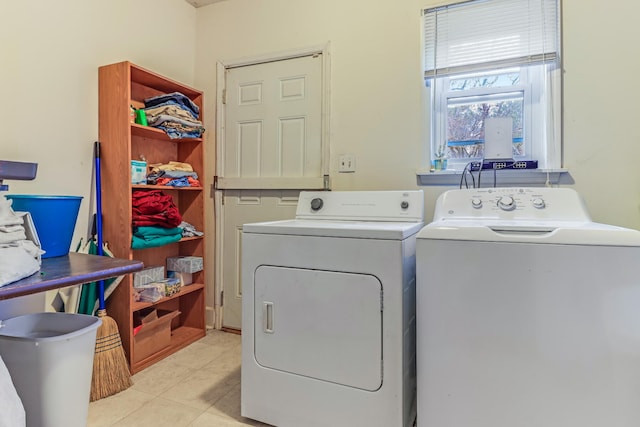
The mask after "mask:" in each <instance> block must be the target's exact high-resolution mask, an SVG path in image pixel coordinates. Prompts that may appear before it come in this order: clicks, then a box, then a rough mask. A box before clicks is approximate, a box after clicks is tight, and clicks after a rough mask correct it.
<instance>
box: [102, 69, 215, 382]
mask: <svg viewBox="0 0 640 427" xmlns="http://www.w3.org/2000/svg"><path fill="white" fill-rule="evenodd" d="M98 91H99V93H98V98H99V102H98V110H99V111H98V112H99V121H98V122H99V123H98V127H99V139H100V141H101V143H102V144H101V155H102V160H101V167H102V179H103V183H108V184H109V185H103V186H102V200H103V206H104V208H103V230H104V239H105V241H108V242H109V247H110V249H111V250H112V251H113V253H114V255H115V256H116V257H118V258H124V259H128V260H131V259H137V260H140V261H142V262H143V263H144V265H145V266H162V265H166V258H167V257H170V256H199V257H202V258H203V261H204V267H205V268H206V267H207V261H206V256H205V250H204V249H205V240H204V236H195V237H184V238H182V239H181V240H179V241H178V242H174V243H170V244H167V245H162V246H159V247H152V248H145V249H132V248H131V238H132V229H131V223H132V221H131V220H132V199H131V195H132V191H134V190H162V191H164V192H166V194H167V195H170V196H171V197H172V199H173V203H174V204H175V205H176V207H177V208H178V210H179V211H180V214H181V216H182V218H183V220H184V221H186V222H188V223H189V224H191V225H193V226H194V227H195V228H196V230H199V231H203V232H204V231H205V229H204V225H205V220H204V205H205V192H204V191H203V188H202V187H172V186H166V185H132V184H131V159H140V158H144V159H146V161H147V162H148V163H149V164H154V163H161V164H166V163H168V162H170V161H178V162H183V163H189V164H190V165H191V166H192V167H193V170H194V171H196V172H197V173H198V174H199V175H200V176H204V175H205V171H204V144H205V139H204V138H183V139H172V138H170V137H169V135H167V133H166V132H164V131H163V130H162V129H156V128H154V127H150V126H142V125H139V124H135V123H131V122H130V116H129V113H130V106H131V105H134V106H136V107H137V108H140V107H142V106H144V100H145V99H147V98H150V97H154V96H158V95H162V94H168V93H173V92H180V93H182V94H184V95H185V96H187V97H188V98H189V99H190V100H191V101H192V102H193V103H194V104H195V105H197V106H198V108H199V110H200V117H199V120H200V121H203V108H202V107H203V105H204V99H203V93H202V91H199V90H197V89H194V88H191V87H189V86H186V85H184V84H182V83H179V82H176V81H174V80H171V79H168V78H165V77H163V76H161V75H159V74H157V73H154V72H152V71H149V70H146V69H144V68H141V67H139V66H137V65H134V64H132V63H130V62H120V63H117V64H111V65H106V66H103V67H100V68H99V69H98ZM205 276H206V275H205V271H204V270H203V271H200V272H198V273H193V280H194V281H195V282H197V283H195V284H191V285H188V286H185V287H183V288H182V289H181V290H180V292H178V293H177V294H175V295H172V296H170V297H167V298H162V299H161V300H159V301H156V302H155V303H153V304H151V303H142V302H135V301H134V300H133V289H132V288H133V278H132V275H130V274H129V275H127V276H126V277H125V279H124V280H123V281H122V283H120V285H119V286H118V287H117V288H116V289H115V290H114V292H113V293H112V294H111V296H110V297H109V299H108V300H107V312H108V313H109V316H111V317H113V318H114V319H115V320H116V322H117V323H118V327H119V329H120V337H121V340H122V347H123V348H124V351H125V353H126V355H127V360H128V362H129V367H130V368H131V372H133V373H135V372H138V371H140V370H142V369H144V368H146V367H148V366H151V365H152V364H153V363H156V362H157V361H159V360H162V359H163V358H165V357H166V356H168V355H170V354H172V353H174V352H175V351H177V350H179V349H180V348H183V347H185V346H186V345H188V344H190V343H192V342H193V341H195V340H197V339H199V338H201V337H203V336H204V335H205V332H206V326H205V291H206V283H205ZM148 307H154V308H158V309H162V310H169V311H179V312H180V315H178V316H177V317H175V318H173V319H172V320H171V344H170V345H169V346H168V347H167V348H165V349H162V350H159V351H157V352H155V353H154V354H152V355H151V356H149V357H147V358H146V359H144V360H141V361H135V362H134V359H133V355H134V354H135V353H136V351H135V350H136V349H135V346H136V340H135V339H134V338H133V325H134V315H137V312H138V311H139V310H142V309H144V308H148Z"/></svg>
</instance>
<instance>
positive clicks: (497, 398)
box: [416, 188, 640, 427]
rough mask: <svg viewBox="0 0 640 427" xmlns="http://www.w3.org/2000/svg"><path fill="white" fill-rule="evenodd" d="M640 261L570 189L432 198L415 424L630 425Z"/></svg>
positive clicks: (636, 243) (637, 243)
mask: <svg viewBox="0 0 640 427" xmlns="http://www.w3.org/2000/svg"><path fill="white" fill-rule="evenodd" d="M639 260H640V232H638V231H636V230H630V229H625V228H621V227H616V226H612V225H606V224H598V223H594V222H593V221H592V220H591V218H590V217H589V214H588V212H587V210H586V208H585V206H584V203H583V202H582V200H581V198H580V196H579V195H578V193H576V192H575V191H573V190H571V189H568V188H494V189H470V190H452V191H447V192H445V193H443V194H442V195H441V196H440V198H439V199H438V201H437V203H436V208H435V213H434V221H433V222H432V223H431V224H429V225H427V226H425V227H424V229H423V230H422V231H421V232H420V233H419V235H418V238H417V291H416V292H417V311H418V312H417V320H418V325H417V340H418V344H417V345H418V347H417V362H418V415H417V425H418V426H419V427H427V426H428V427H432V426H434V427H460V426H474V427H514V426H517V427H540V426H545V427H602V426H616V427H637V426H640V405H639V404H638V402H640V280H639V279H638V271H637V270H638V269H637V265H638V262H639Z"/></svg>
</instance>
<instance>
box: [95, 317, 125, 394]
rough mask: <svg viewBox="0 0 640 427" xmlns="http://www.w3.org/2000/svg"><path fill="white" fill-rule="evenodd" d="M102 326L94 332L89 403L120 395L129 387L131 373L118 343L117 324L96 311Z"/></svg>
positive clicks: (120, 343) (119, 342)
mask: <svg viewBox="0 0 640 427" xmlns="http://www.w3.org/2000/svg"><path fill="white" fill-rule="evenodd" d="M98 317H99V318H100V319H102V325H100V326H99V327H98V330H97V332H96V352H95V356H94V359H93V376H92V377H91V397H90V400H91V402H94V401H96V400H98V399H102V398H103V397H107V396H111V395H114V394H116V393H120V392H121V391H123V390H126V389H127V388H129V387H131V385H132V384H133V383H132V381H131V373H130V372H129V365H128V364H127V359H126V356H125V354H124V349H123V348H122V342H121V341H120V333H119V332H118V324H117V323H116V321H115V320H113V318H111V317H109V316H107V311H106V310H98Z"/></svg>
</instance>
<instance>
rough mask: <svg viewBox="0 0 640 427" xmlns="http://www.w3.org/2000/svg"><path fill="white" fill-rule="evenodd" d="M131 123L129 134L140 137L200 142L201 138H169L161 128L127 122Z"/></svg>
mask: <svg viewBox="0 0 640 427" xmlns="http://www.w3.org/2000/svg"><path fill="white" fill-rule="evenodd" d="M129 124H130V125H131V134H132V135H135V136H139V137H142V138H153V139H156V140H160V141H171V142H178V143H179V142H202V138H171V137H169V135H167V133H166V132H165V131H163V130H162V129H157V128H154V127H152V126H143V125H139V124H137V123H129Z"/></svg>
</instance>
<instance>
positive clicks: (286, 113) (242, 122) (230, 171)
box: [220, 55, 323, 188]
mask: <svg viewBox="0 0 640 427" xmlns="http://www.w3.org/2000/svg"><path fill="white" fill-rule="evenodd" d="M321 65H322V60H321V57H320V55H315V56H305V57H301V58H294V59H288V60H285V61H275V62H267V63H263V64H258V65H252V66H246V67H238V68H232V69H229V70H227V75H226V88H227V89H226V102H225V130H226V133H225V139H224V140H225V143H224V147H223V159H224V164H223V168H224V170H223V171H222V174H221V175H222V176H223V177H224V178H225V179H228V178H244V177H256V176H257V177H265V178H274V177H278V178H296V177H315V178H322V175H323V171H322V134H321V126H322V120H321V119H322V114H321V112H322V102H321V101H322V78H321V77H322V67H321ZM220 188H225V185H224V182H223V183H222V186H220ZM226 188H228V187H226Z"/></svg>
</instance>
